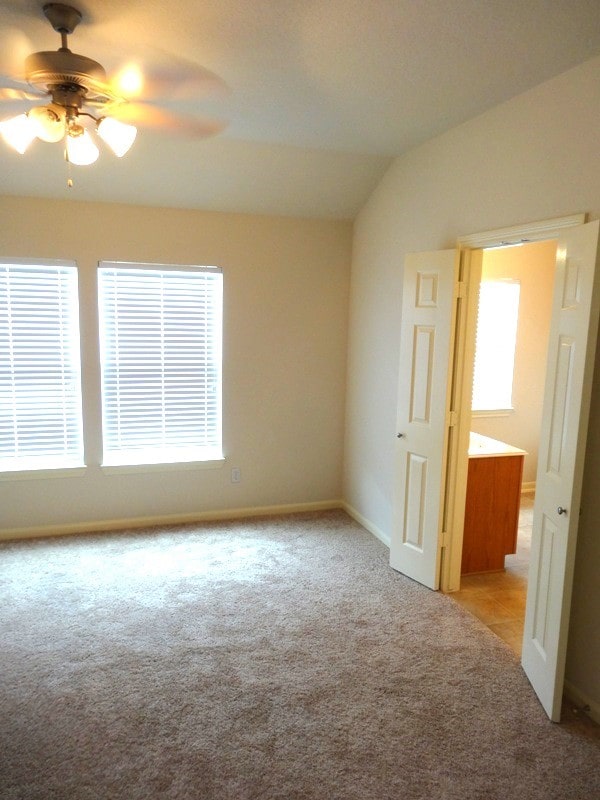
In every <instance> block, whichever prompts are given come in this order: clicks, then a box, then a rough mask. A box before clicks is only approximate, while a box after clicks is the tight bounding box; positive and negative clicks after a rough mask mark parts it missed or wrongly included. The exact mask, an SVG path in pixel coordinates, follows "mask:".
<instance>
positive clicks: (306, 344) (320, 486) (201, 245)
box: [0, 197, 352, 535]
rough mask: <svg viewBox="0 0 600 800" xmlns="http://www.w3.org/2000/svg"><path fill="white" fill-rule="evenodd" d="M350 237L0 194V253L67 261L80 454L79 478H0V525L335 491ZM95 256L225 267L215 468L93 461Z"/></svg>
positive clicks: (97, 432)
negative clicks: (128, 468) (77, 364)
mask: <svg viewBox="0 0 600 800" xmlns="http://www.w3.org/2000/svg"><path fill="white" fill-rule="evenodd" d="M351 238H352V229H351V224H350V223H349V222H340V221H337V222H335V221H323V220H308V219H306V220H303V219H290V218H283V217H267V216H247V215H239V214H218V213H203V212H197V211H181V210H173V209H170V210H168V209H157V208H138V207H133V206H124V205H123V206H119V205H108V204H100V203H78V202H66V201H48V200H39V199H25V198H23V199H19V198H11V197H4V198H0V255H1V256H2V257H18V256H22V257H36V258H44V257H47V258H65V259H74V260H76V261H77V264H78V265H79V269H80V292H81V299H82V305H81V337H82V362H83V396H84V425H85V449H86V457H87V463H88V464H89V467H88V469H87V472H86V474H85V475H84V476H82V477H69V478H49V479H37V480H9V481H5V480H0V535H1V533H2V531H4V532H5V533H6V531H7V530H12V529H15V528H19V529H22V528H25V529H27V528H36V527H38V526H45V525H58V526H60V525H66V524H69V523H87V522H97V521H105V520H114V519H127V518H136V517H165V516H169V515H175V516H178V515H186V514H192V515H193V514H195V513H197V512H205V511H213V510H226V509H235V508H247V507H262V506H272V505H287V504H292V505H294V504H304V503H318V502H321V501H329V500H337V499H339V498H340V497H341V464H342V446H343V419H344V391H345V354H346V336H347V308H348V287H349V270H350V250H351ZM101 259H114V260H123V261H136V260H137V261H147V262H158V263H179V264H190V263H191V264H215V265H218V266H220V267H222V268H223V273H224V378H223V380H224V420H223V428H224V451H225V455H226V457H227V463H226V464H225V466H224V467H223V468H220V469H211V470H201V471H175V472H173V471H168V472H163V473H161V472H159V473H156V472H151V473H143V472H140V473H135V474H118V475H112V474H111V475H107V474H105V473H103V472H102V471H101V469H100V467H99V464H100V461H101V429H100V420H101V413H100V403H99V366H98V363H99V361H98V339H97V330H96V325H97V310H96V266H97V262H98V261H99V260H101ZM232 466H236V467H240V468H241V471H242V482H241V483H240V484H235V485H234V484H232V483H231V477H230V473H231V467H232Z"/></svg>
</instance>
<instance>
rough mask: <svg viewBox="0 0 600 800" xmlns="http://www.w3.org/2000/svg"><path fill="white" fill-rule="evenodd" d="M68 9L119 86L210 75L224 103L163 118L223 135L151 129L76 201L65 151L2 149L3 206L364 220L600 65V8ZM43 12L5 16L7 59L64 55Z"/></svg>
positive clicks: (257, 0)
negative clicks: (393, 165)
mask: <svg viewBox="0 0 600 800" xmlns="http://www.w3.org/2000/svg"><path fill="white" fill-rule="evenodd" d="M70 2H71V4H72V5H75V6H77V7H78V8H79V9H80V10H81V11H82V13H83V22H82V23H81V25H80V26H79V27H78V28H77V29H76V31H75V33H74V34H73V36H72V37H70V39H69V45H70V47H71V49H72V50H73V51H75V52H78V53H83V54H85V55H86V56H89V57H91V58H94V59H96V60H97V61H100V62H101V63H102V64H103V65H104V66H105V67H106V68H107V70H108V71H109V72H110V70H112V69H116V68H117V66H118V65H121V64H123V63H124V62H125V61H130V60H140V59H141V60H142V61H143V62H144V63H145V64H152V62H153V60H157V62H158V61H161V63H164V61H165V55H164V54H165V53H166V54H167V59H166V60H167V62H168V59H169V56H168V54H172V56H173V61H174V62H176V61H177V60H178V59H185V60H188V61H190V62H194V63H195V64H199V65H202V66H204V67H206V68H207V69H209V70H211V71H212V72H214V73H216V74H217V75H219V76H220V77H221V78H222V79H223V80H224V81H225V83H226V84H227V86H228V87H229V91H228V92H221V93H218V94H216V95H214V96H211V95H205V94H204V93H199V94H198V96H191V97H189V98H185V99H183V100H182V99H177V98H170V99H169V100H168V106H169V108H170V109H171V110H175V111H180V112H185V113H187V114H192V115H203V116H206V115H208V116H210V117H214V118H218V119H222V120H225V121H227V127H226V128H225V130H224V131H223V132H222V133H220V134H218V135H216V136H213V137H210V138H204V139H189V138H185V137H182V136H178V135H176V134H174V133H172V132H161V131H156V130H153V131H149V130H145V129H143V128H141V129H140V131H139V133H138V138H137V140H136V142H135V144H134V146H133V148H132V150H131V151H130V152H129V153H128V154H127V155H126V156H125V157H124V158H123V159H122V160H120V159H117V158H116V157H115V156H113V155H112V154H111V153H109V152H102V154H101V157H100V159H99V160H98V161H97V162H96V164H94V165H92V166H90V167H73V173H74V179H75V185H74V187H73V188H72V189H67V187H66V165H65V163H64V161H63V159H62V146H61V145H60V144H53V145H51V144H47V143H43V142H39V141H36V142H35V143H34V144H33V145H32V146H31V148H30V150H28V151H27V153H26V154H25V155H23V156H20V155H18V154H17V153H15V152H14V151H12V150H9V148H8V147H6V146H5V145H4V143H3V142H1V141H0V193H6V194H19V195H37V196H44V197H63V198H64V197H67V198H72V199H86V200H102V201H117V202H126V203H138V204H145V205H159V206H175V207H185V208H205V209H213V210H222V211H241V212H251V213H274V214H285V215H300V216H323V217H339V218H347V217H353V216H354V215H355V214H356V213H357V211H358V210H359V209H360V207H361V206H362V204H363V203H364V202H365V200H366V199H367V197H368V196H369V194H370V192H371V191H372V190H373V188H374V187H375V186H376V185H377V183H378V181H379V180H380V179H381V177H382V175H383V174H384V172H385V170H386V169H387V167H388V166H389V164H390V162H391V159H392V158H393V157H394V156H396V155H398V154H401V153H402V152H404V151H406V150H407V149H409V148H411V147H414V146H415V145H418V144H419V143H421V142H423V141H425V140H426V139H428V138H431V137H432V136H435V135H437V134H439V133H442V132H443V131H445V130H448V129H449V128H451V127H454V126H455V125H457V124H460V123H461V122H463V121H466V120H467V119H469V118H471V117H474V116H476V115H478V114H480V113H482V112H483V111H485V110H486V109H488V108H490V107H492V106H494V105H497V104H498V103H501V102H502V101H504V100H507V99H509V98H510V97H513V96H515V95H516V94H519V93H521V92H523V91H525V90H527V89H529V88H531V87H532V86H535V85H536V84H539V83H541V82H543V81H544V80H547V79H549V78H551V77H553V76H555V75H557V74H559V73H561V72H564V71H565V70H567V69H569V68H570V67H573V66H575V65H577V64H579V63H581V62H583V61H585V60H587V59H589V58H591V57H593V56H596V55H598V54H600V3H599V2H598V0H527V1H526V2H523V0H422V2H421V1H419V2H416V1H415V0H362V2H358V0H171V2H169V3H165V2H164V0H143V2H142V0H128V2H123V0H81V2H78V0H70ZM42 5H43V2H40V0H14V1H13V2H2V3H0V48H2V44H3V42H4V44H6V43H7V42H8V41H9V40H10V41H11V42H12V41H14V37H15V35H16V34H17V35H23V36H25V37H26V40H27V43H28V46H29V45H31V46H32V47H33V48H34V49H36V50H54V49H57V47H58V46H59V44H60V41H59V39H58V37H57V34H56V33H55V32H54V31H53V30H52V29H51V27H50V26H49V24H48V22H47V21H46V19H45V18H44V16H43V13H42V10H41V7H42ZM4 52H6V49H4ZM8 71H9V68H8V66H7V65H6V63H5V64H3V63H2V56H1V55H0V73H2V72H4V73H6V72H8ZM599 102H600V99H599ZM0 115H2V116H6V113H4V114H3V113H2V108H1V106H0Z"/></svg>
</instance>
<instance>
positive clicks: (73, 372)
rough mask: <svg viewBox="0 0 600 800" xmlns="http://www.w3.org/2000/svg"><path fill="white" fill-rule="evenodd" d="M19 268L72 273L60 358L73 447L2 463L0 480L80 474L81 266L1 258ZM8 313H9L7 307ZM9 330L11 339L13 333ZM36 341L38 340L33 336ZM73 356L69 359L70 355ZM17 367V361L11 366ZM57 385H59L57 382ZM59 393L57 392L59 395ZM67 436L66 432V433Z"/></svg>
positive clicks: (82, 445) (60, 311) (3, 264)
mask: <svg viewBox="0 0 600 800" xmlns="http://www.w3.org/2000/svg"><path fill="white" fill-rule="evenodd" d="M11 266H14V267H16V268H27V267H31V268H33V269H37V270H43V269H44V268H45V269H47V271H48V272H52V271H55V270H57V269H64V270H68V273H67V274H68V275H69V276H70V277H69V279H68V281H67V285H69V287H70V289H69V290H70V292H71V295H70V297H69V299H68V301H67V303H65V307H66V308H67V310H68V312H69V313H68V316H67V317H66V318H65V320H64V324H62V325H59V332H60V338H62V337H63V336H64V334H68V333H69V332H70V336H68V338H67V347H65V348H64V351H65V352H66V353H67V356H65V357H64V358H63V359H62V361H61V370H60V371H62V372H63V373H64V372H65V366H66V367H67V368H68V369H67V370H66V372H67V374H68V375H69V381H68V382H65V381H63V384H62V394H63V396H66V397H67V401H65V402H64V403H63V405H62V407H61V410H62V414H63V416H64V417H65V419H66V420H67V421H68V422H65V423H64V424H68V425H70V426H72V430H73V434H72V435H71V437H70V438H71V439H72V441H73V442H74V446H73V447H72V448H71V449H70V453H71V454H70V455H69V454H68V453H69V451H68V449H66V450H65V451H64V452H63V455H62V456H60V455H59V456H52V457H48V458H44V456H43V455H41V454H38V455H36V456H32V457H30V458H28V459H27V458H23V459H22V460H21V462H20V463H19V462H18V461H15V464H14V466H8V465H7V464H6V463H2V462H0V480H24V479H29V478H35V479H37V478H44V477H51V478H56V477H61V476H67V475H68V476H73V475H81V474H83V473H84V472H85V469H86V465H85V453H84V448H85V442H84V423H83V399H82V363H81V328H80V302H79V301H80V280H79V267H78V265H77V262H76V261H74V260H72V259H52V258H23V257H18V258H6V257H2V258H0V268H4V267H7V268H10V267H11ZM6 310H7V313H9V310H8V307H7V309H6ZM56 310H57V320H58V319H59V314H63V316H64V308H63V306H61V307H60V309H59V307H58V306H57V309H56ZM7 329H8V330H9V339H10V337H11V332H10V329H9V326H8V324H7ZM32 339H33V342H35V339H34V338H33V337H32ZM68 356H70V358H69V357H68ZM11 369H12V370H14V364H13V365H12V367H11ZM7 371H8V370H7ZM68 383H71V384H72V386H71V391H70V392H65V387H66V386H68ZM57 387H58V384H57ZM57 396H58V394H57ZM63 436H64V434H63ZM35 460H38V464H39V466H36V465H35Z"/></svg>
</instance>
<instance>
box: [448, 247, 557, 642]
mask: <svg viewBox="0 0 600 800" xmlns="http://www.w3.org/2000/svg"><path fill="white" fill-rule="evenodd" d="M555 266H556V241H550V240H547V241H540V242H535V243H529V244H524V245H519V246H512V247H502V248H491V249H487V250H484V251H483V259H482V278H481V286H482V287H486V286H489V285H491V284H493V283H498V284H505V285H512V286H513V287H514V286H518V289H519V291H518V315H517V318H516V335H515V337H514V340H513V341H512V344H511V325H510V323H509V316H510V315H509V314H508V313H507V314H506V315H505V317H504V319H506V324H504V323H502V322H495V323H493V324H492V334H491V342H490V336H489V335H488V343H487V346H488V347H490V345H491V348H492V349H491V351H488V354H487V356H486V357H485V359H484V361H485V362H487V363H486V364H484V367H485V366H486V365H487V366H489V365H490V362H491V363H492V370H491V372H490V371H488V372H487V377H486V372H485V369H484V370H483V372H480V378H479V380H480V381H482V382H483V383H484V387H483V388H484V389H485V388H487V389H489V388H490V385H491V383H492V382H493V381H494V380H495V378H496V377H497V375H498V374H500V373H501V372H502V370H501V369H500V365H501V362H502V360H503V358H504V355H505V354H506V351H507V350H508V351H510V350H511V347H512V351H513V355H514V365H511V368H510V370H509V372H510V379H511V380H512V386H506V385H504V386H498V387H496V391H497V392H498V393H499V399H498V400H497V402H495V401H494V399H493V397H489V396H488V397H487V398H485V397H484V398H483V399H482V398H481V396H480V397H479V399H477V398H476V396H475V395H474V398H473V409H474V410H473V412H472V418H471V431H472V433H473V434H475V437H472V448H471V449H470V451H469V459H470V460H469V464H470V466H472V461H471V459H472V458H481V450H480V451H479V452H478V448H477V446H476V444H477V443H479V444H480V445H481V443H483V444H484V445H485V446H487V447H488V448H489V449H488V450H487V453H486V455H485V456H484V457H485V458H486V460H489V461H490V467H491V469H490V472H489V474H490V478H489V480H490V481H491V483H490V485H489V486H486V487H485V492H486V494H487V493H489V497H491V498H492V499H493V501H494V503H496V504H498V506H499V507H501V508H502V509H503V510H502V512H499V513H498V515H497V517H498V518H496V519H495V521H494V520H491V519H490V515H489V513H488V514H483V513H481V514H480V515H479V514H478V511H477V508H476V507H472V506H471V507H470V506H469V503H470V502H471V503H474V504H476V503H477V498H478V497H479V501H481V491H480V489H479V488H478V489H476V490H475V493H474V492H473V491H471V492H469V480H471V478H469V480H468V481H467V509H466V518H465V522H467V518H468V517H469V514H470V516H471V527H472V528H473V531H474V532H473V537H474V538H473V539H472V541H471V547H474V548H475V549H477V547H478V546H480V547H481V548H482V549H485V548H486V547H487V545H488V543H489V539H490V537H491V536H497V535H502V536H503V537H504V539H505V540H508V541H509V542H510V544H508V545H507V546H506V548H505V550H504V551H503V553H502V558H501V561H500V564H499V565H498V564H496V565H492V564H491V563H490V564H484V563H482V562H481V560H479V561H477V559H475V561H473V562H472V563H469V559H468V558H467V557H466V551H465V550H463V568H462V575H461V585H460V591H458V592H454V593H452V594H451V597H452V598H453V599H454V600H456V601H457V602H459V603H460V604H461V605H462V606H463V607H464V608H465V609H467V610H468V611H470V612H471V613H472V614H474V615H475V616H477V617H478V618H479V619H480V620H481V621H482V622H483V623H484V624H486V625H487V626H488V627H490V629H491V630H493V631H494V633H496V634H497V635H498V636H500V637H501V638H502V639H504V640H505V641H506V642H507V644H509V645H510V646H511V647H512V648H513V650H514V651H515V652H516V653H517V655H520V653H521V645H522V638H523V624H524V619H525V606H526V597H527V575H528V570H529V556H530V547H531V531H532V523H533V506H534V499H535V477H536V472H537V454H538V440H539V431H540V426H541V419H542V409H543V393H544V380H545V372H546V360H547V349H548V336H549V330H550V320H551V315H552V293H553V288H554V274H555ZM482 295H483V291H482ZM483 314H485V315H486V318H485V319H484V320H483V321H484V322H485V321H488V322H489V321H490V314H491V312H490V308H489V307H488V310H487V312H486V311H484V312H483ZM501 319H502V316H501ZM482 327H485V326H484V325H482ZM488 328H489V326H488ZM483 346H484V345H482V344H481V343H479V347H480V350H479V352H478V354H476V364H477V359H478V358H479V361H480V362H481V352H482V348H483ZM494 347H496V348H497V350H496V352H494ZM505 372H506V370H505ZM477 373H478V370H477V369H476V370H475V382H476V381H477ZM507 380H509V378H507ZM484 394H485V393H484ZM488 394H489V393H488ZM492 395H493V393H492ZM515 451H524V457H523V458H522V459H521V463H522V472H521V473H520V475H519V478H518V479H517V483H516V484H515V482H514V480H512V483H511V486H510V487H509V486H508V485H507V483H506V482H505V481H504V479H502V478H501V477H500V470H498V469H495V468H494V467H493V466H492V464H493V462H492V459H495V458H508V457H511V458H514V453H515ZM488 454H489V455H488ZM511 454H512V455H511ZM496 463H499V462H496ZM482 464H483V462H482V461H479V462H478V464H477V467H481V466H482ZM473 466H474V465H473ZM504 466H506V462H502V467H504ZM471 472H472V471H471V470H470V474H471ZM505 492H508V493H509V495H507V496H506V498H505V497H504V493H505ZM515 492H516V496H515ZM470 497H471V501H470V500H469V498H470ZM509 505H510V506H511V507H512V508H513V513H512V515H511V514H507V513H505V510H506V509H507V508H508V506H509ZM487 510H489V508H488V509H487ZM500 517H502V519H500ZM473 522H474V524H473ZM507 525H508V530H506V531H504V532H503V533H501V534H499V533H498V531H499V530H501V529H502V527H503V526H504V527H505V528H506V526H507ZM465 527H466V526H465ZM515 528H516V530H515ZM465 546H466V545H465Z"/></svg>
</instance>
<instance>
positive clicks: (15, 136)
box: [0, 114, 37, 155]
mask: <svg viewBox="0 0 600 800" xmlns="http://www.w3.org/2000/svg"><path fill="white" fill-rule="evenodd" d="M36 133H37V131H36V127H35V125H34V124H33V123H32V122H31V120H30V119H29V117H28V116H27V114H19V116H18V117H11V119H7V120H5V121H4V122H0V134H2V138H3V139H4V141H5V142H6V144H8V145H10V146H11V147H14V149H15V150H16V151H17V152H19V153H21V155H23V153H24V152H25V150H27V148H28V147H29V145H30V144H31V142H32V140H33V139H35V137H36Z"/></svg>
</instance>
